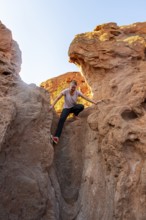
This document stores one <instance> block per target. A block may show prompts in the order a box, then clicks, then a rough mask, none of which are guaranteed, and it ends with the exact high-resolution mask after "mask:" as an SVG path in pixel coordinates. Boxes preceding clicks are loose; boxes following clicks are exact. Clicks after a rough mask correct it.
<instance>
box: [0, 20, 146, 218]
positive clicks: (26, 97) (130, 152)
mask: <svg viewBox="0 0 146 220" xmlns="http://www.w3.org/2000/svg"><path fill="white" fill-rule="evenodd" d="M2 27H3V26H2ZM4 29H5V32H4V33H8V36H7V34H6V35H5V37H4V35H3V34H2V33H3V32H2V31H1V29H0V39H2V41H3V42H5V39H9V40H8V41H6V42H7V43H6V42H5V43H4V44H2V43H1V40H0V45H1V46H0V54H1V53H2V52H1V51H2V50H1V47H2V48H3V46H4V45H5V47H4V48H7V50H4V48H3V56H4V54H5V53H6V54H9V56H8V58H7V59H6V58H5V62H0V102H1V104H0V106H1V108H0V116H1V117H0V118H1V119H0V219H2V220H145V219H146V156H145V155H146V147H145V146H146V143H145V142H146V123H145V121H146V74H145V71H146V49H145V45H146V31H145V30H146V23H137V24H133V25H129V26H123V27H118V26H117V25H116V24H115V23H109V24H104V25H100V26H97V27H96V28H95V30H94V31H93V32H90V33H85V34H80V35H77V36H76V37H75V39H74V40H73V42H72V43H71V45H70V48H69V56H70V60H71V62H74V63H75V64H77V65H79V66H80V69H81V70H82V73H83V75H84V76H85V78H86V80H87V81H88V83H89V86H90V87H91V88H92V91H93V93H94V98H95V99H98V98H102V99H104V100H105V102H103V103H100V104H99V105H98V106H91V107H88V108H86V109H85V110H84V111H83V112H82V113H81V114H80V120H78V121H72V120H70V119H69V120H67V121H66V123H65V127H64V130H63V133H62V136H61V139H60V142H59V144H58V145H57V146H54V148H53V146H52V144H51V143H50V130H51V131H52V133H53V132H54V130H55V128H56V124H57V120H58V118H57V116H56V115H55V114H53V116H54V117H53V120H52V113H51V112H48V107H49V95H48V93H47V92H45V91H44V89H42V88H38V87H36V86H35V85H26V84H25V83H23V82H22V81H21V80H20V78H19V75H18V72H19V71H18V70H19V69H20V61H21V59H20V51H19V49H18V46H17V47H15V48H17V49H15V50H12V47H13V46H12V45H13V40H12V38H11V37H10V36H9V33H10V32H9V31H8V30H7V29H6V28H4ZM2 30H3V29H2ZM10 41H11V44H10V43H9V42H10ZM8 45H9V47H8ZM10 45H11V46H10ZM8 48H9V50H8ZM4 51H5V52H4ZM14 57H15V59H14ZM16 58H17V59H16ZM12 60H13V61H14V60H15V62H12ZM2 61H3V60H2ZM16 67H17V68H16Z"/></svg>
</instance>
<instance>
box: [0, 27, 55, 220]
mask: <svg viewBox="0 0 146 220" xmlns="http://www.w3.org/2000/svg"><path fill="white" fill-rule="evenodd" d="M20 65H21V52H20V50H19V47H18V45H17V43H16V42H15V41H13V39H12V35H11V32H10V31H9V30H8V29H7V28H6V27H5V26H4V25H2V24H0V219H1V220H20V219H21V220H32V219H35V220H37V219H39V220H40V219H46V218H47V219H50V217H49V216H50V215H52V207H53V206H54V207H56V204H55V202H53V199H52V198H54V197H55V196H54V191H53V190H51V189H52V186H51V181H50V178H49V175H48V172H49V169H50V167H51V165H52V162H53V155H54V150H53V147H52V145H51V144H50V128H51V122H52V113H49V112H48V106H49V95H48V93H47V92H45V90H43V89H42V88H38V87H36V86H35V85H33V84H32V85H27V84H25V83H24V82H22V81H21V79H20V77H19V74H18V73H19V70H20ZM50 213H51V214H50ZM54 215H56V214H54ZM46 216H47V217H46ZM54 219H55V218H54Z"/></svg>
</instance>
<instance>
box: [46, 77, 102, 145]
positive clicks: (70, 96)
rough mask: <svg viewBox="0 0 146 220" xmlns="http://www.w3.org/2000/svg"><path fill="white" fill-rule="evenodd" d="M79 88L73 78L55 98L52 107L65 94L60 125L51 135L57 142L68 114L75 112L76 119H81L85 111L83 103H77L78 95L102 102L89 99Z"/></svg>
mask: <svg viewBox="0 0 146 220" xmlns="http://www.w3.org/2000/svg"><path fill="white" fill-rule="evenodd" d="M76 88H77V82H76V81H75V80H72V81H71V83H70V86H69V88H67V89H65V90H63V91H62V92H61V93H60V95H59V96H58V97H57V98H56V99H55V101H54V102H53V104H52V106H51V107H50V109H52V108H53V107H54V105H55V104H56V103H57V102H58V100H59V99H61V97H62V96H64V101H65V102H64V107H63V110H62V113H61V115H60V119H59V122H58V126H57V129H56V132H55V135H54V136H51V138H52V141H53V142H54V143H55V144H57V143H58V142H59V138H60V136H61V132H62V129H63V125H64V122H65V120H66V118H67V116H68V115H69V114H70V113H73V114H74V119H79V117H78V114H79V113H80V112H81V111H83V109H84V105H82V104H76V101H77V98H78V96H80V97H82V98H83V99H85V100H87V101H89V102H91V103H93V104H95V105H96V104H97V103H99V102H101V100H99V101H97V102H94V101H93V100H91V99H89V98H88V97H85V96H84V95H83V94H82V93H81V92H80V91H78V90H76Z"/></svg>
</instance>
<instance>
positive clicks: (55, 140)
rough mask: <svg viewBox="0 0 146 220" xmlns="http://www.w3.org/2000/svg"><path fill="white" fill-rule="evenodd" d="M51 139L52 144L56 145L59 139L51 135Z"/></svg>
mask: <svg viewBox="0 0 146 220" xmlns="http://www.w3.org/2000/svg"><path fill="white" fill-rule="evenodd" d="M51 139H52V141H53V143H55V144H58V142H59V137H54V136H53V135H51Z"/></svg>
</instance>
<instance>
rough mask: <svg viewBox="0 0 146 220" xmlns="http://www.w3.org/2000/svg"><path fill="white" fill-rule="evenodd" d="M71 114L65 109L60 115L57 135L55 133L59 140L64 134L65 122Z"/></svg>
mask: <svg viewBox="0 0 146 220" xmlns="http://www.w3.org/2000/svg"><path fill="white" fill-rule="evenodd" d="M69 113H70V109H69V108H64V109H63V110H62V113H61V115H60V119H59V122H58V126H57V130H56V133H55V137H58V138H59V137H60V135H61V133H62V129H63V125H64V122H65V120H66V118H67V116H68V115H69Z"/></svg>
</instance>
